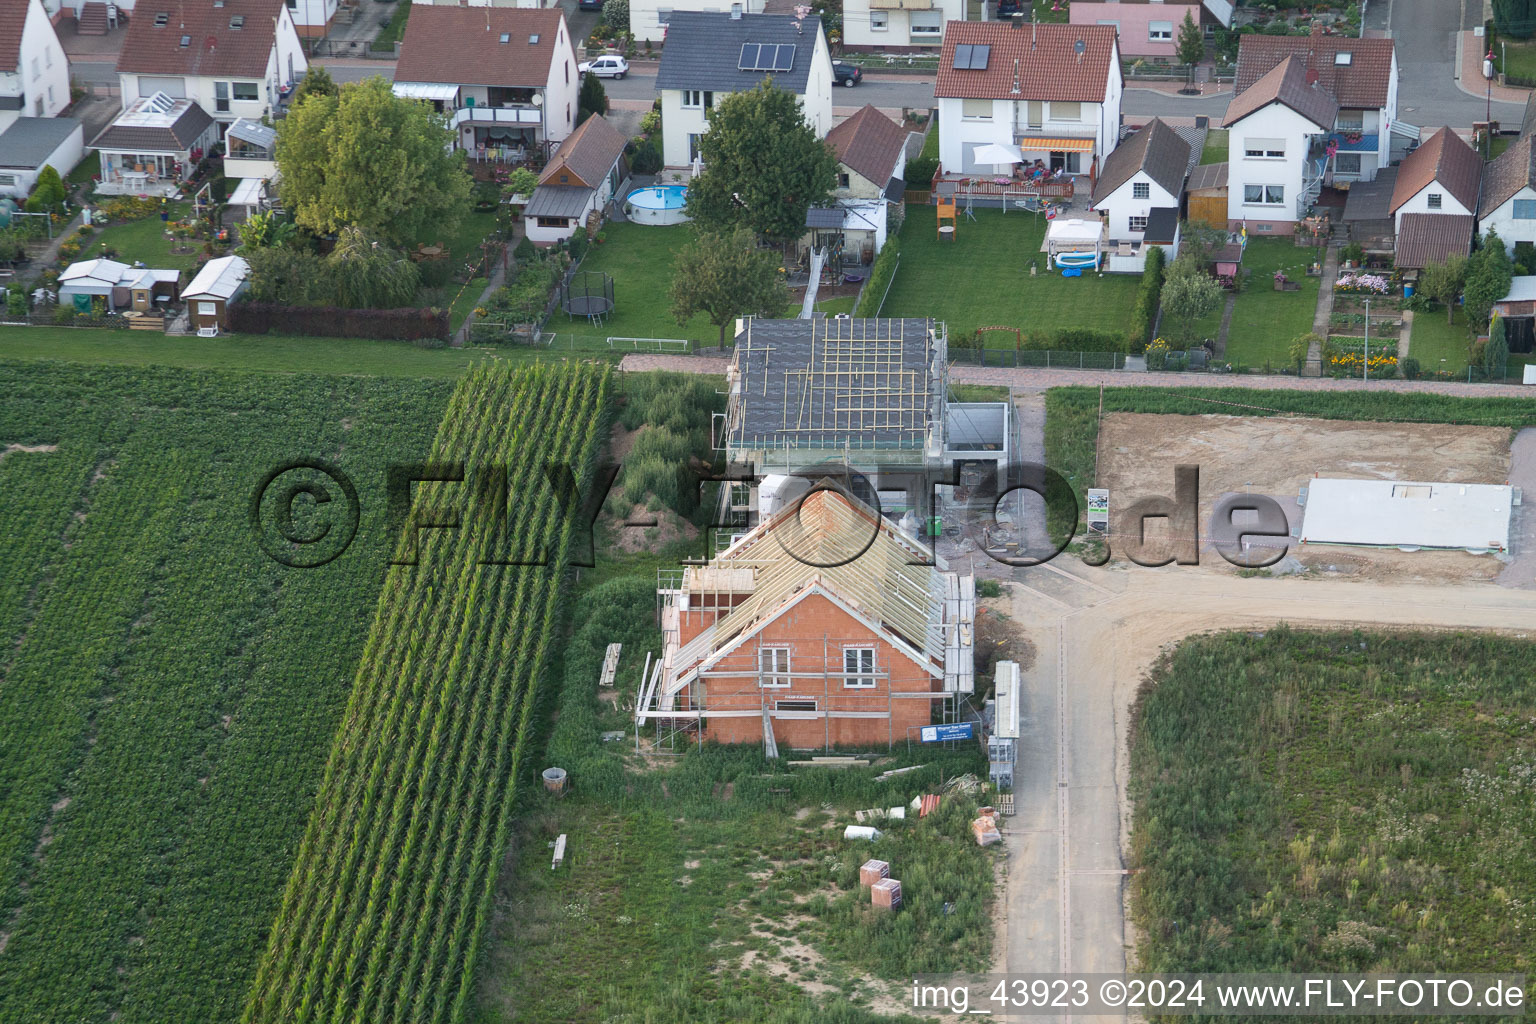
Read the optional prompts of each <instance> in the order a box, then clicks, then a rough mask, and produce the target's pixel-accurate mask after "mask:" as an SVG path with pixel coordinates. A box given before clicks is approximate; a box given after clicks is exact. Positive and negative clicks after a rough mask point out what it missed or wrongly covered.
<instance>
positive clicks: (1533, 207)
mask: <svg viewBox="0 0 1536 1024" xmlns="http://www.w3.org/2000/svg"><path fill="white" fill-rule="evenodd" d="M3 184H5V183H4V182H0V185H3ZM1514 216H1515V220H1536V199H1516V200H1515V209H1514Z"/></svg>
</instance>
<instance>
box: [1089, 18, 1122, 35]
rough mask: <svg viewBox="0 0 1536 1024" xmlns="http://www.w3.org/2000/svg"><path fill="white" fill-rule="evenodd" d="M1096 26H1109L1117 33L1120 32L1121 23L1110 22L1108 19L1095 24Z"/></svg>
mask: <svg viewBox="0 0 1536 1024" xmlns="http://www.w3.org/2000/svg"><path fill="white" fill-rule="evenodd" d="M1094 24H1097V25H1108V26H1109V27H1110V28H1112V29H1114V30H1115V31H1116V32H1119V31H1120V23H1119V22H1118V21H1109V20H1107V19H1103V18H1101V19H1099V20H1098V21H1097V22H1095V23H1094Z"/></svg>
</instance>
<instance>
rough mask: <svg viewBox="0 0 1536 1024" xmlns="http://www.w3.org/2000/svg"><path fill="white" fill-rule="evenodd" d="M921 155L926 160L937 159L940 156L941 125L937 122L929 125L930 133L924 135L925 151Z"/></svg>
mask: <svg viewBox="0 0 1536 1024" xmlns="http://www.w3.org/2000/svg"><path fill="white" fill-rule="evenodd" d="M919 155H920V156H921V157H922V158H923V159H924V160H937V159H938V158H939V126H938V123H937V122H935V123H934V124H931V125H929V126H928V134H927V135H924V136H923V151H922V153H920V154H919Z"/></svg>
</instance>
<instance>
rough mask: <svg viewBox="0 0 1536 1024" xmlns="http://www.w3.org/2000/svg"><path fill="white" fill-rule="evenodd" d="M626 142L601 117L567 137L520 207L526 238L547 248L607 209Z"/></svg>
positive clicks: (621, 169)
mask: <svg viewBox="0 0 1536 1024" xmlns="http://www.w3.org/2000/svg"><path fill="white" fill-rule="evenodd" d="M628 143H629V139H628V137H627V136H625V134H624V133H623V132H621V131H619V130H618V129H617V128H615V127H614V126H613V124H612V123H611V122H609V121H608V119H607V118H605V117H603V115H601V114H593V115H592V116H591V117H589V118H587V119H586V120H585V121H583V122H582V123H581V125H580V126H579V127H577V129H576V130H575V131H574V132H572V133H571V134H570V135H568V136H566V139H565V141H564V142H562V143H560V148H559V149H557V150H555V155H554V156H553V157H551V158H550V161H549V163H548V165H546V166H545V168H544V173H543V174H541V175H539V187H538V188H536V189H534V190H533V196H532V197H531V198H530V199H529V200H528V205H527V206H526V207H524V209H523V221H524V225H525V227H526V229H527V231H528V240H529V241H531V242H533V243H535V244H542V245H549V244H553V243H555V242H558V241H560V240H561V239H565V238H570V237H571V236H572V235H574V234H575V233H576V232H577V230H579V229H580V228H581V227H582V226H583V225H584V224H586V222H587V219H588V218H589V217H591V216H592V214H594V213H597V212H600V211H601V210H603V209H604V208H605V207H606V206H607V205H608V200H610V199H612V198H613V196H614V194H615V193H616V192H618V190H619V186H620V185H621V184H622V183H623V181H624V166H623V161H624V147H625V146H626V145H628Z"/></svg>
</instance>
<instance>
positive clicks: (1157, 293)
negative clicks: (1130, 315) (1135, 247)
mask: <svg viewBox="0 0 1536 1024" xmlns="http://www.w3.org/2000/svg"><path fill="white" fill-rule="evenodd" d="M1167 261H1168V256H1167V253H1166V252H1164V250H1163V247H1162V246H1160V245H1154V246H1152V247H1151V248H1150V249H1149V250H1148V251H1147V266H1146V270H1145V271H1143V273H1142V276H1141V291H1140V292H1138V293H1137V295H1136V319H1135V328H1134V331H1133V333H1132V336H1131V351H1133V352H1137V351H1140V350H1142V349H1144V348H1146V345H1147V342H1148V341H1151V340H1152V329H1153V327H1155V326H1156V324H1157V310H1158V307H1159V305H1161V303H1162V298H1163V273H1164V269H1163V268H1164V266H1165V265H1166V263H1167Z"/></svg>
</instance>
